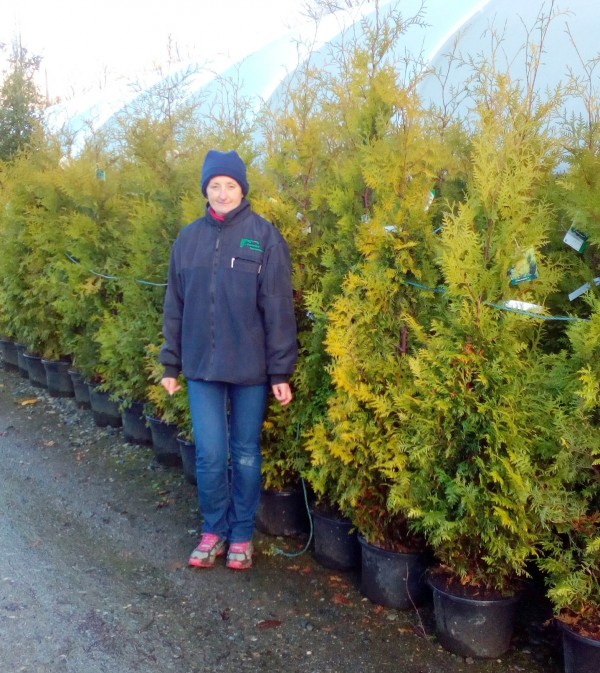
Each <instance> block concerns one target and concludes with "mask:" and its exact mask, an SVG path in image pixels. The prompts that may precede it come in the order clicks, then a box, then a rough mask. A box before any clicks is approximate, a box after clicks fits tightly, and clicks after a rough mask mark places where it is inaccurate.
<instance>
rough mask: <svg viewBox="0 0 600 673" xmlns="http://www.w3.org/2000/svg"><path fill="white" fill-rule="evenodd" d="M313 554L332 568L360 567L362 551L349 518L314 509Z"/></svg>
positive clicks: (353, 568)
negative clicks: (326, 513) (329, 514)
mask: <svg viewBox="0 0 600 673" xmlns="http://www.w3.org/2000/svg"><path fill="white" fill-rule="evenodd" d="M312 518H313V540H314V549H313V555H314V557H315V560H316V561H317V562H318V563H319V564H320V565H322V566H323V567H325V568H330V569H331V570H340V571H347V570H355V569H357V568H359V567H360V563H361V551H360V544H359V542H358V535H357V533H356V530H354V528H353V525H352V522H351V521H350V520H349V519H346V518H341V517H333V516H327V515H325V514H323V513H322V512H319V510H318V509H313V510H312Z"/></svg>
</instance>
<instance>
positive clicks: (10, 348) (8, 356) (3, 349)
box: [0, 339, 19, 372]
mask: <svg viewBox="0 0 600 673" xmlns="http://www.w3.org/2000/svg"><path fill="white" fill-rule="evenodd" d="M0 353H2V363H3V364H4V367H5V368H6V369H10V370H12V371H15V372H16V371H18V370H19V354H18V353H17V347H16V346H15V342H14V341H11V340H10V339H0Z"/></svg>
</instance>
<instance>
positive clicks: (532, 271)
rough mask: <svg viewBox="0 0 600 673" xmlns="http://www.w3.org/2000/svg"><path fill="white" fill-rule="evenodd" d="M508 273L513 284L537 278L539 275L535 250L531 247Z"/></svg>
mask: <svg viewBox="0 0 600 673" xmlns="http://www.w3.org/2000/svg"><path fill="white" fill-rule="evenodd" d="M508 273H509V275H510V284H511V285H519V283H525V282H526V281H528V280H535V279H536V278H537V277H538V266H537V260H536V258H535V250H534V249H533V248H529V250H527V251H526V252H525V254H524V255H523V257H522V258H521V259H520V260H519V261H518V262H517V263H516V264H515V265H514V266H513V267H512V268H511V269H510V271H509V272H508Z"/></svg>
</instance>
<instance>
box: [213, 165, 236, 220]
mask: <svg viewBox="0 0 600 673" xmlns="http://www.w3.org/2000/svg"><path fill="white" fill-rule="evenodd" d="M206 196H207V198H208V203H209V204H210V207H211V208H212V209H213V210H214V211H215V213H217V215H221V216H224V215H227V213H229V212H231V211H232V210H235V209H236V208H237V207H238V206H239V205H240V203H241V202H242V198H243V194H242V188H241V187H240V185H239V183H238V182H236V181H235V180H234V179H233V178H229V177H227V176H226V175H216V176H215V177H214V178H211V180H210V182H209V183H208V185H207V187H206Z"/></svg>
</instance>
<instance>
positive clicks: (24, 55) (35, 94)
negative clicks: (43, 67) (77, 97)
mask: <svg viewBox="0 0 600 673" xmlns="http://www.w3.org/2000/svg"><path fill="white" fill-rule="evenodd" d="M8 63H9V70H8V72H6V73H3V79H2V84H1V85H0V160H3V161H8V160H10V159H13V158H14V157H15V156H16V155H17V153H18V152H19V150H21V149H23V148H24V147H26V146H27V145H28V143H29V142H30V141H31V140H32V139H33V137H34V134H35V133H36V131H37V130H39V129H40V126H41V122H42V115H43V111H44V109H45V107H46V103H45V101H44V99H43V97H42V95H41V94H40V92H39V90H38V87H37V85H36V83H35V80H34V77H35V75H36V74H37V71H38V70H39V67H40V63H41V58H40V57H39V56H32V55H30V54H29V52H28V51H27V49H25V47H23V46H22V44H21V39H20V37H18V38H16V39H15V41H14V42H13V45H12V50H11V55H10V57H9V58H8Z"/></svg>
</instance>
